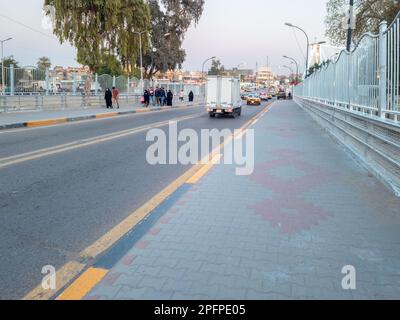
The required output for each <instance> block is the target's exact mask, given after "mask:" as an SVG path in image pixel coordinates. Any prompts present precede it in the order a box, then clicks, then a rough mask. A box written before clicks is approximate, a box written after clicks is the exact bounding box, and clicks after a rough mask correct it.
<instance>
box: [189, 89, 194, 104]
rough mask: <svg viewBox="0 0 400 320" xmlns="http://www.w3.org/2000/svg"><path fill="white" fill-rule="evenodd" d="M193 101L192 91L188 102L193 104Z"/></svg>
mask: <svg viewBox="0 0 400 320" xmlns="http://www.w3.org/2000/svg"><path fill="white" fill-rule="evenodd" d="M193 100H194V94H193V91H190V93H189V102H193Z"/></svg>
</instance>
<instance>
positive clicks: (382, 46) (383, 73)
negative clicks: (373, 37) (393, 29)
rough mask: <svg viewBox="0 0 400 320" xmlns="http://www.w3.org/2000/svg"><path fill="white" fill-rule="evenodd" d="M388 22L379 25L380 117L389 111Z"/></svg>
mask: <svg viewBox="0 0 400 320" xmlns="http://www.w3.org/2000/svg"><path fill="white" fill-rule="evenodd" d="M386 29H387V22H386V21H383V22H381V24H380V25H379V109H378V115H379V117H381V118H384V117H386V113H385V111H386V110H387V35H386V33H385V32H386Z"/></svg>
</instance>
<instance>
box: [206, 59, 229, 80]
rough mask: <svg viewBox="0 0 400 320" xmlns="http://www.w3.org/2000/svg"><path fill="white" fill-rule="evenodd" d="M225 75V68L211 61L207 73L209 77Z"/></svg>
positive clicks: (216, 61) (217, 62)
mask: <svg viewBox="0 0 400 320" xmlns="http://www.w3.org/2000/svg"><path fill="white" fill-rule="evenodd" d="M224 73H225V67H224V66H223V65H222V63H221V61H219V60H213V62H212V65H211V69H210V71H209V72H208V74H209V75H210V76H219V75H223V74H224Z"/></svg>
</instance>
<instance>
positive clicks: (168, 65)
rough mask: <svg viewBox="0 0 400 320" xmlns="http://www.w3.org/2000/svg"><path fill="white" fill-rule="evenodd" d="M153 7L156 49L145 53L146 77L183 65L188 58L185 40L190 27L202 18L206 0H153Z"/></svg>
mask: <svg viewBox="0 0 400 320" xmlns="http://www.w3.org/2000/svg"><path fill="white" fill-rule="evenodd" d="M149 7H150V12H151V17H152V30H153V32H152V34H151V46H152V48H151V50H149V51H148V53H147V54H146V55H145V56H144V58H143V66H144V68H145V74H146V77H147V78H152V77H153V75H154V74H155V73H157V72H159V71H161V72H165V71H168V70H174V69H176V68H177V67H179V68H181V67H182V64H183V62H184V61H185V58H186V52H185V50H183V49H182V43H183V41H184V38H185V34H186V32H187V30H188V29H189V27H190V26H191V25H192V24H193V23H197V22H198V21H199V19H200V17H201V15H202V13H203V8H204V0H176V1H170V0H149ZM166 35H167V36H166ZM153 49H154V50H153Z"/></svg>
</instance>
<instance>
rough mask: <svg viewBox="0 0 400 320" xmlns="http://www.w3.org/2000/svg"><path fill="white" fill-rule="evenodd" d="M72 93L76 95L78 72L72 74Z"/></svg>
mask: <svg viewBox="0 0 400 320" xmlns="http://www.w3.org/2000/svg"><path fill="white" fill-rule="evenodd" d="M72 81H73V83H72V95H73V96H76V72H74V74H73V75H72Z"/></svg>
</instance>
